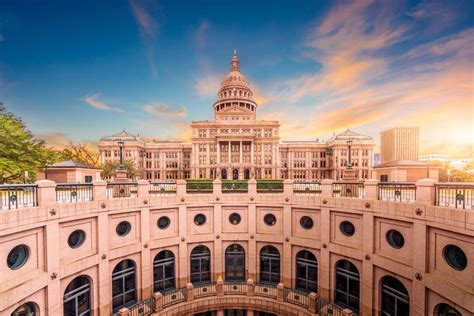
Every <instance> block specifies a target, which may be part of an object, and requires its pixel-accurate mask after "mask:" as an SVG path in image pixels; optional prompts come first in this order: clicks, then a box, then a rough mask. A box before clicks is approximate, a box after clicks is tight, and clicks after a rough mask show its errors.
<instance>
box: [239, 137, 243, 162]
mask: <svg viewBox="0 0 474 316" xmlns="http://www.w3.org/2000/svg"><path fill="white" fill-rule="evenodd" d="M239 144H240V147H239V163H243V159H242V141H240V143H239Z"/></svg>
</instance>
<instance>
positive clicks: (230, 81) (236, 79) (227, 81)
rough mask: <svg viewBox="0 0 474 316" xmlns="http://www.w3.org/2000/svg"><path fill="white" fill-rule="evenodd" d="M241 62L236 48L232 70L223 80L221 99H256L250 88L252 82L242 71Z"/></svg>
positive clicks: (219, 95) (220, 91) (219, 94)
mask: <svg viewBox="0 0 474 316" xmlns="http://www.w3.org/2000/svg"><path fill="white" fill-rule="evenodd" d="M239 64H240V62H239V59H238V57H237V51H235V50H234V55H233V56H232V61H231V63H230V65H231V67H230V71H229V73H228V74H227V75H226V76H225V77H224V79H223V80H222V82H221V88H220V89H219V93H218V97H219V100H226V99H245V100H249V101H254V99H253V91H252V90H251V89H250V82H249V80H248V79H247V77H245V75H243V74H242V73H241V72H240V67H239Z"/></svg>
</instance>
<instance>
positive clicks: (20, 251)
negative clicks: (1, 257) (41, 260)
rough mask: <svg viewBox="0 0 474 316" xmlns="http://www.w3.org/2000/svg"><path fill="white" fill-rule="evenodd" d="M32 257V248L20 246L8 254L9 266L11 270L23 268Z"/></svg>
mask: <svg viewBox="0 0 474 316" xmlns="http://www.w3.org/2000/svg"><path fill="white" fill-rule="evenodd" d="M29 256H30V248H28V246H27V245H18V246H16V247H15V248H13V249H12V250H10V252H9V253H8V257H7V265H8V267H9V268H10V269H12V270H16V269H19V268H21V267H22V266H23V265H24V264H25V263H26V261H28V257H29Z"/></svg>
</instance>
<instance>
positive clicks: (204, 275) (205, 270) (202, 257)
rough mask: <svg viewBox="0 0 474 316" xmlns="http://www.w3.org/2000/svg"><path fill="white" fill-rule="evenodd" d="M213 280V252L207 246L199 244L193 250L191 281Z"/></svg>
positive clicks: (203, 281)
mask: <svg viewBox="0 0 474 316" xmlns="http://www.w3.org/2000/svg"><path fill="white" fill-rule="evenodd" d="M210 281H211V252H210V251H209V248H207V247H206V246H197V247H195V248H194V249H193V251H192V252H191V282H192V283H205V282H210Z"/></svg>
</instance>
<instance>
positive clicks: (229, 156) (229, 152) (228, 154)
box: [227, 140, 232, 178]
mask: <svg viewBox="0 0 474 316" xmlns="http://www.w3.org/2000/svg"><path fill="white" fill-rule="evenodd" d="M227 143H228V145H229V147H228V148H227V149H228V151H227V159H229V161H227V164H230V163H231V162H232V157H231V143H230V140H229V141H228V142H227ZM231 177H232V175H231ZM227 178H229V173H227Z"/></svg>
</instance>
